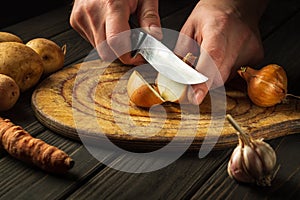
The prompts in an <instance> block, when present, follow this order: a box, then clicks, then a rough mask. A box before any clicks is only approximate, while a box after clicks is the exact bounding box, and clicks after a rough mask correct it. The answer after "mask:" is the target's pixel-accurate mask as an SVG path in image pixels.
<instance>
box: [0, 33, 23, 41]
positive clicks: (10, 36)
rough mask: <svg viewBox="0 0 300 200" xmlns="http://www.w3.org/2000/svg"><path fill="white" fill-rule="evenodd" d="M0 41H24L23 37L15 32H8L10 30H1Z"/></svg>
mask: <svg viewBox="0 0 300 200" xmlns="http://www.w3.org/2000/svg"><path fill="white" fill-rule="evenodd" d="M0 42H20V43H23V41H22V39H21V38H20V37H19V36H17V35H15V34H13V33H8V32H3V31H2V32H1V31H0Z"/></svg>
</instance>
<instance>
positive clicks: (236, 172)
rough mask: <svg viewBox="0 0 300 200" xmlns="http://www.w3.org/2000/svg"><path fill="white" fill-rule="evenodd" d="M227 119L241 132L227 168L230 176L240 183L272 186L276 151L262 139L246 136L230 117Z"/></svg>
mask: <svg viewBox="0 0 300 200" xmlns="http://www.w3.org/2000/svg"><path fill="white" fill-rule="evenodd" d="M227 119H228V120H229V122H230V123H231V124H232V125H233V126H234V127H235V128H236V129H237V130H238V131H239V132H238V137H239V144H238V145H237V147H236V148H235V149H234V151H233V153H232V155H231V158H230V161H229V163H228V166H227V172H228V174H229V176H230V177H231V178H233V179H235V180H236V181H239V182H245V183H256V184H257V185H260V186H270V185H271V181H272V179H273V177H274V168H275V165H276V154H275V151H274V150H273V148H272V147H271V146H270V145H269V144H268V143H266V142H264V141H263V140H262V139H256V140H255V139H253V138H252V137H251V136H250V135H247V134H245V133H244V132H243V131H242V130H241V128H240V127H239V126H238V125H237V123H236V122H235V120H234V119H233V118H232V117H231V116H230V115H227Z"/></svg>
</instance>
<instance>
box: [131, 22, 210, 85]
mask: <svg viewBox="0 0 300 200" xmlns="http://www.w3.org/2000/svg"><path fill="white" fill-rule="evenodd" d="M131 39H132V42H133V48H132V49H133V56H136V55H137V54H141V55H142V56H143V58H144V59H145V60H146V61H147V62H148V63H149V64H150V65H151V66H152V67H153V68H154V69H156V70H157V71H158V72H159V73H161V74H163V75H164V76H166V77H167V78H169V79H171V80H173V81H175V82H178V83H182V84H188V85H190V84H199V83H203V82H206V81H207V80H208V78H207V77H206V76H204V75H203V74H201V73H199V72H198V71H197V70H195V69H194V68H192V67H191V66H189V65H188V64H187V63H185V62H184V61H183V60H181V59H180V58H179V57H178V56H177V55H175V54H174V52H173V51H171V50H170V49H169V48H168V47H167V46H165V45H164V44H163V43H162V42H160V41H158V40H157V39H155V38H154V37H153V36H151V35H150V34H147V33H145V32H143V31H141V30H140V29H139V28H135V29H131Z"/></svg>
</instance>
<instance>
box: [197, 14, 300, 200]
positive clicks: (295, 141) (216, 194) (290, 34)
mask: <svg viewBox="0 0 300 200" xmlns="http://www.w3.org/2000/svg"><path fill="white" fill-rule="evenodd" d="M299 20H300V12H298V13H297V14H295V15H294V17H293V18H292V19H290V20H289V21H287V23H286V24H285V25H283V26H282V27H280V29H278V30H277V31H276V32H275V33H274V34H272V35H271V36H270V37H268V38H267V39H266V40H265V41H264V45H265V48H266V57H265V59H264V63H270V62H277V63H280V64H282V65H283V66H286V69H287V72H288V74H289V75H288V76H289V78H290V85H292V86H293V87H291V91H295V93H297V94H299V91H300V88H299V84H298V81H299V79H300V70H299V65H300V60H299V59H298V56H297V55H298V54H299V53H298V52H299V51H300V40H299V35H300V29H299V26H298V25H299ZM283 38H284V39H283ZM299 115H300V114H299ZM272 143H276V144H273V145H272V146H273V147H274V149H275V150H276V154H277V159H278V161H277V163H278V164H279V165H280V170H279V172H278V174H277V175H276V177H275V179H274V182H273V184H272V187H269V188H265V189H261V188H258V187H255V186H251V187H249V186H248V185H243V184H242V185H238V184H236V183H235V182H234V181H232V180H230V179H229V178H228V176H227V174H226V166H225V165H222V166H221V168H220V169H219V170H218V171H217V173H216V174H215V175H214V176H212V178H211V179H210V180H208V181H207V183H206V184H204V185H203V186H202V187H200V188H199V190H198V191H197V193H196V194H195V196H194V199H199V198H200V199H201V198H205V199H206V198H213V199H214V198H221V199H222V198H227V197H228V198H230V199H231V198H234V199H235V198H237V199H263V198H267V197H268V198H271V199H272V198H279V199H280V198H284V199H297V198H299V192H298V191H299V189H300V185H299V184H298V182H299V181H298V180H299V178H300V172H299V167H298V166H299V165H300V160H299V159H295V155H298V154H299V144H300V135H299V134H296V135H293V136H286V137H283V138H278V139H275V140H272V141H271V144H272ZM296 182H297V183H296Z"/></svg>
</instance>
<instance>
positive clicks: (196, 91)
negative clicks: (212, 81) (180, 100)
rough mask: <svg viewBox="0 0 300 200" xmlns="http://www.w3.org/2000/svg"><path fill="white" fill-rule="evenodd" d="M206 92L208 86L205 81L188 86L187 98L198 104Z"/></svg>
mask: <svg viewBox="0 0 300 200" xmlns="http://www.w3.org/2000/svg"><path fill="white" fill-rule="evenodd" d="M207 93H208V87H207V85H206V83H201V84H197V85H193V86H191V87H189V88H188V93H187V98H188V101H189V102H190V103H192V104H194V105H199V104H201V103H202V101H203V99H204V98H205V96H206V95H207Z"/></svg>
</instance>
